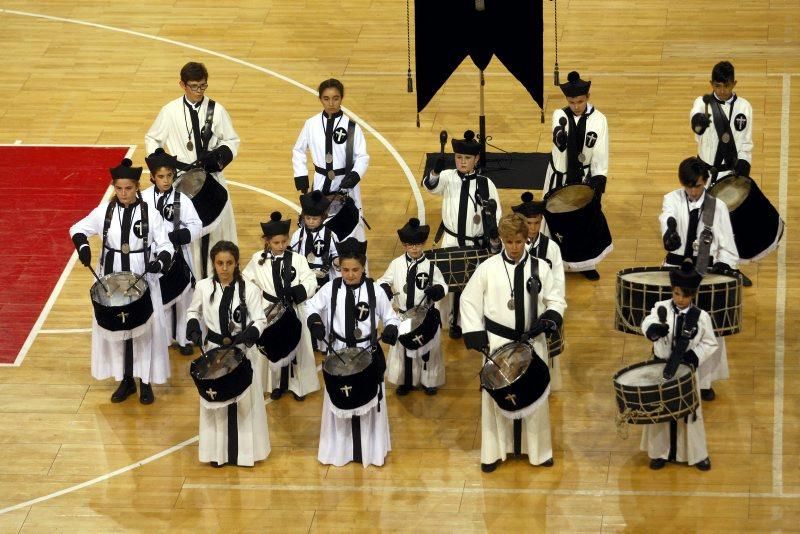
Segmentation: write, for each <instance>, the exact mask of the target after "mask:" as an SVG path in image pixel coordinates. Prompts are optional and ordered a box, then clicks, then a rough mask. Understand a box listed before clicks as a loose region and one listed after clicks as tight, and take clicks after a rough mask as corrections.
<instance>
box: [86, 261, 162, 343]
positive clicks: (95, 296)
mask: <svg viewBox="0 0 800 534" xmlns="http://www.w3.org/2000/svg"><path fill="white" fill-rule="evenodd" d="M137 278H138V281H136V280H137ZM100 280H101V281H102V282H103V284H102V285H101V284H100V283H99V282H95V283H94V284H92V287H91V289H90V290H89V295H90V297H91V299H92V306H93V307H94V318H95V320H96V321H97V324H98V325H99V326H100V328H103V329H104V330H107V331H109V332H117V333H119V336H124V337H137V336H138V335H141V334H142V333H143V332H144V330H145V328H141V327H143V326H145V325H146V324H147V322H148V321H149V320H150V317H151V316H152V315H153V301H152V299H151V298H150V287H149V286H148V285H147V282H146V281H145V280H144V278H139V275H137V274H136V273H131V272H128V271H122V272H118V273H111V274H107V275H105V276H102V277H100ZM134 282H136V284H134ZM132 284H134V285H132ZM104 286H105V287H104ZM119 336H116V337H115V336H112V337H114V339H117V337H119ZM119 339H123V337H119Z"/></svg>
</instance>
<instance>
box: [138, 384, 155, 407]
mask: <svg viewBox="0 0 800 534" xmlns="http://www.w3.org/2000/svg"><path fill="white" fill-rule="evenodd" d="M154 400H156V396H155V395H153V388H152V387H150V384H145V383H144V382H142V380H141V379H139V402H141V403H142V404H153V401H154Z"/></svg>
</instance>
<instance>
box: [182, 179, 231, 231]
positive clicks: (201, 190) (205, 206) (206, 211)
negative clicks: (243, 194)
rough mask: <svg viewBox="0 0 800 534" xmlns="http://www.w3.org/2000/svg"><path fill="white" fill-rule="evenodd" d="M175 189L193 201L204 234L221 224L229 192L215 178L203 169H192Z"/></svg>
mask: <svg viewBox="0 0 800 534" xmlns="http://www.w3.org/2000/svg"><path fill="white" fill-rule="evenodd" d="M175 189H176V190H177V191H180V192H181V193H183V194H184V195H186V196H187V197H189V198H190V199H191V200H192V205H193V206H194V209H195V210H197V215H198V217H200V220H201V221H202V222H203V234H207V233H209V232H211V231H213V230H214V229H215V228H216V227H217V226H218V225H219V222H220V217H221V215H222V211H223V210H224V209H225V204H226V203H227V202H228V191H227V190H226V189H225V187H223V185H222V184H221V183H219V182H218V181H217V179H216V178H214V176H212V175H211V174H210V173H207V172H206V171H205V170H203V169H192V170H189V171H186V172H185V173H183V174H182V175H181V176H180V177H179V178H178V179H177V180H176V181H175Z"/></svg>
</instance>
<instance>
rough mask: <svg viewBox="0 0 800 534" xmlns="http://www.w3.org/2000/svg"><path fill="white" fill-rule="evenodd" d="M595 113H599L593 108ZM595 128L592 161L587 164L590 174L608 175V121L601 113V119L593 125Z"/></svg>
mask: <svg viewBox="0 0 800 534" xmlns="http://www.w3.org/2000/svg"><path fill="white" fill-rule="evenodd" d="M595 113H599V112H598V111H597V110H595ZM595 127H596V128H597V131H596V132H595V133H597V141H596V142H595V145H594V148H593V150H592V161H591V163H590V164H589V165H590V169H591V171H592V176H606V177H607V176H608V121H607V120H606V118H605V116H603V115H601V120H599V121H597V124H596V125H595Z"/></svg>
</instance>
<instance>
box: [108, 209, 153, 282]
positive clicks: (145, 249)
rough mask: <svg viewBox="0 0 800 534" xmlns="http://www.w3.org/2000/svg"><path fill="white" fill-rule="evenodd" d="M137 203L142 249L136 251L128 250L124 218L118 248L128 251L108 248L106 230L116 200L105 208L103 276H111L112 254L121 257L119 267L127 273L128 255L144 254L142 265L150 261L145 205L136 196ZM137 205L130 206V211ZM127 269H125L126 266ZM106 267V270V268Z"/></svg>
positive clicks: (109, 224)
mask: <svg viewBox="0 0 800 534" xmlns="http://www.w3.org/2000/svg"><path fill="white" fill-rule="evenodd" d="M138 199H139V202H138V206H139V210H140V211H141V216H140V222H141V231H140V233H141V234H142V248H140V249H138V250H130V245H129V244H128V240H129V239H130V231H131V227H130V226H129V227H127V228H125V227H124V226H125V225H124V222H125V221H124V218H123V220H122V221H121V223H120V226H121V227H120V247H122V249H125V248H127V249H128V251H127V252H126V251H124V250H122V249H115V248H111V247H110V246H108V230H109V228H111V221H112V219H113V218H114V209H115V208H116V207H117V206H118V205H119V203H118V202H117V200H116V199H114V200H112V201H111V202H109V203H108V207H107V208H106V216H105V220H104V221H103V250H106V251H107V252H106V253H105V254H102V255H101V256H100V267H101V269H102V270H103V274H111V272H113V269H114V253H115V252H116V253H119V254H121V255H122V256H121V257H120V260H121V267H122V269H121V270H123V271H127V270H129V269H130V258H129V257H128V254H134V253H140V252H141V253H144V264H145V265H147V263H148V261H149V260H150V249H149V248H148V246H147V237H148V236H149V234H150V224H149V220H148V212H147V203H146V202H145V201H144V200H143V199H142V197H141V196H138ZM136 205H137V204H134V205H133V206H130V207H131V209H132V210H133V209H135V208H136ZM132 216H133V211H131V217H132ZM126 263H127V264H128V265H127V268H126V265H125V264H126ZM106 267H107V268H106ZM145 272H147V271H146V270H145Z"/></svg>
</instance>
